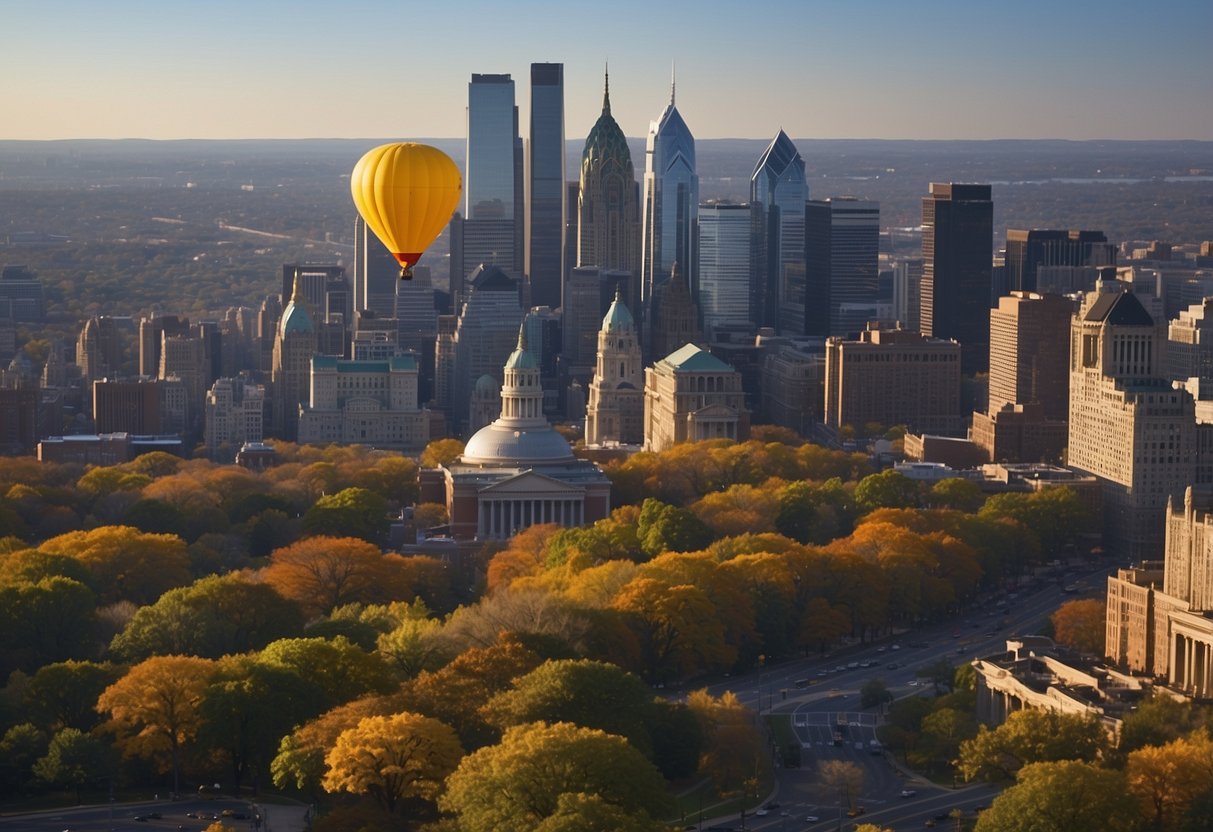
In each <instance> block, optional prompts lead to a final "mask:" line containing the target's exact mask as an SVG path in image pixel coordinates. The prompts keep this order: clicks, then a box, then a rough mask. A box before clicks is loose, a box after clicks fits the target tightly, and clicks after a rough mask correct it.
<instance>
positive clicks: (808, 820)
mask: <svg viewBox="0 0 1213 832" xmlns="http://www.w3.org/2000/svg"><path fill="white" fill-rule="evenodd" d="M819 820H821V818H819V817H817V815H809V816H808V817H807V818H805V819H804V822H805V823H817V821H819Z"/></svg>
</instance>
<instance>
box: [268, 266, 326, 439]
mask: <svg viewBox="0 0 1213 832" xmlns="http://www.w3.org/2000/svg"><path fill="white" fill-rule="evenodd" d="M315 354H316V328H315V326H314V325H313V323H312V316H311V314H310V313H309V312H308V309H307V302H306V301H305V300H304V299H303V292H302V290H301V289H300V287H299V274H298V272H296V274H295V285H294V288H293V290H292V291H291V301H290V303H288V304H287V305H286V309H285V310H283V312H282V320H281V322H280V323H279V324H278V332H277V334H276V335H275V337H274V358H273V365H272V369H271V371H270V380H271V383H272V384H273V396H274V398H273V402H274V413H273V417H274V435H275V436H277V437H279V438H281V439H289V440H292V441H293V440H294V439H295V437H296V436H297V435H298V427H299V405H300V404H302V403H304V402H306V401H307V400H308V397H309V395H310V393H311V389H310V387H311V373H312V356H313V355H315Z"/></svg>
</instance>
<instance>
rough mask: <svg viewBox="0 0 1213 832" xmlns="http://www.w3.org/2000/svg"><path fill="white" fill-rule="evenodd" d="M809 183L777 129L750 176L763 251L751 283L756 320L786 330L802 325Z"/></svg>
mask: <svg viewBox="0 0 1213 832" xmlns="http://www.w3.org/2000/svg"><path fill="white" fill-rule="evenodd" d="M808 199H809V184H808V182H807V181H806V180H805V175H804V159H802V158H801V157H800V151H799V150H797V149H796V145H794V144H792V140H791V139H789V138H788V135H787V133H785V132H783V130H780V131H779V133H778V134H776V136H775V138H774V140H772V141H771V143H770V144H769V145H768V146H767V149H766V150H764V151H763V153H762V156H760V157H759V158H758V164H757V165H756V166H755V167H754V174H753V176H751V177H750V204H751V205H755V206H759V210H760V212H761V215H762V219H763V222H762V235H763V238H764V240H763V248H764V254H765V257H763V258H762V260H761V262H760V266H761V267H762V268H761V270H760V273H759V275H757V277H758V280H757V282H756V285H755V289H756V292H755V294H756V295H757V297H756V298H755V306H757V308H758V315H759V319H758V321H757V323H758V324H759V325H760V326H770V327H776V328H778V329H779V331H780V332H782V333H785V334H789V335H801V334H803V333H804V331H805V329H804V327H805V249H804V210H805V208H804V206H805V203H806V202H807V201H808Z"/></svg>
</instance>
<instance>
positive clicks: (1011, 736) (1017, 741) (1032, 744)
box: [960, 710, 1108, 781]
mask: <svg viewBox="0 0 1213 832" xmlns="http://www.w3.org/2000/svg"><path fill="white" fill-rule="evenodd" d="M1107 749H1108V737H1107V734H1106V733H1105V732H1104V729H1103V726H1102V725H1100V724H1099V721H1098V720H1096V719H1094V718H1093V717H1088V716H1078V715H1072V714H1060V713H1056V712H1053V711H1036V710H1022V711H1015V712H1014V713H1012V714H1011V715H1010V716H1009V717H1008V718H1007V721H1006V722H1004V723H1003V724H1002V725H1000V726H998V727H997V728H995V729H994V730H990V729H988V728H985V727H984V726H983V727H982V728H981V729H979V730H978V733H977V736H976V737H974V738H973V739H971V740H968V741H966V742H963V743H961V745H960V770H961V772H962V773H963V774H964V777H965V779H966V780H974V779H981V780H990V781H997V780H1007V779H1011V778H1012V777H1014V776H1015V773H1016V772H1018V771H1019V770H1020V769H1021V768H1023V767H1024V766H1026V765H1030V764H1031V763H1051V762H1057V761H1061V760H1079V761H1083V762H1091V761H1094V760H1096V759H1099V758H1100V757H1101V756H1102V755H1103V754H1104V753H1105V752H1106V751H1107Z"/></svg>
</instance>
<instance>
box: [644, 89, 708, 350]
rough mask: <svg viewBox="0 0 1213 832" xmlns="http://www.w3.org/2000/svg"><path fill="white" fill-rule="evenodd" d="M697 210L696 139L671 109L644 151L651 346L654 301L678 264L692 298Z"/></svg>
mask: <svg viewBox="0 0 1213 832" xmlns="http://www.w3.org/2000/svg"><path fill="white" fill-rule="evenodd" d="M698 209H699V176H698V175H697V174H696V173H695V137H694V136H692V135H691V131H690V130H689V129H688V128H687V125H686V122H685V121H683V120H682V115H681V114H680V113H679V112H678V108H677V107H676V106H675V105H674V86H673V84H671V85H670V103H669V105H668V106H667V107H666V108H665V111H664V112H662V114H661V118H660V119H658V120H657V121H654V122H652V123H650V124H649V137H648V142H647V144H646V146H645V172H644V225H643V232H642V235H641V270H642V272H641V293H642V297H641V301H642V306H643V309H644V317H645V322H646V339H645V340H646V343H651V338H650V336H651V332H649V330H651V326H650V325H649V323H650V322H651V321H653V320H654V318H653V313H654V311H655V310H654V308H653V304H654V297H655V295H656V294H657V292H656V289H657V287H658V286H659V285H660V284H662V283H664V282H666V281H668V280H669V278H670V269H671V268H672V267H673V265H674V263H678V264H679V265H680V267H681V268H682V270H683V273H684V274H686V275H687V277H688V278H689V280H688V282H689V284H690V287H691V293H692V295H695V294H696V293H697V290H698V279H697V277H696V275H695V236H696V235H695V220H696V212H697V211H698Z"/></svg>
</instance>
